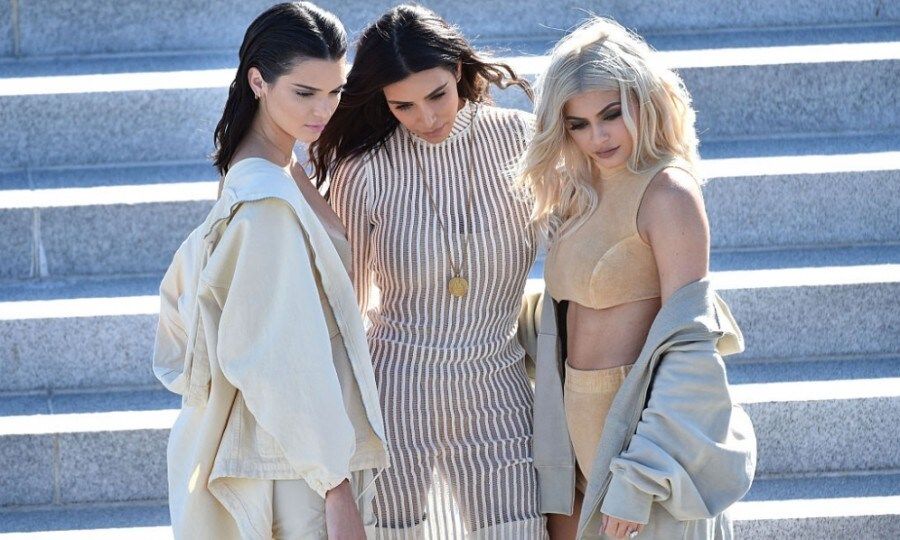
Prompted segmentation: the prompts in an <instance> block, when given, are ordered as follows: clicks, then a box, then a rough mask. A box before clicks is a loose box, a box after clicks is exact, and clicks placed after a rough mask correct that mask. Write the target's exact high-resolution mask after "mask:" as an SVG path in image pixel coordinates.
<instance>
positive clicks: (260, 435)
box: [153, 2, 387, 540]
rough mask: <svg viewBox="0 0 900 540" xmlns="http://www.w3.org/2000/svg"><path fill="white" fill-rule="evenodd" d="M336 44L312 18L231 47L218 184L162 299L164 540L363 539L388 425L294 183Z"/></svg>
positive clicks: (311, 200)
mask: <svg viewBox="0 0 900 540" xmlns="http://www.w3.org/2000/svg"><path fill="white" fill-rule="evenodd" d="M346 50H347V37H346V34H345V32H344V28H343V26H342V25H341V23H340V22H339V21H338V20H337V19H336V18H335V17H334V15H332V14H330V13H328V12H326V11H323V10H321V9H319V8H318V7H316V6H314V5H313V4H310V3H308V2H292V3H284V4H278V5H275V6H273V7H271V8H270V9H268V10H266V11H265V12H264V13H263V14H261V15H260V16H259V17H258V18H257V19H256V20H254V21H253V23H252V24H251V25H250V27H249V28H248V29H247V33H246V34H245V36H244V41H243V44H242V45H241V49H240V64H239V66H238V69H237V74H236V75H235V79H234V82H232V83H231V87H230V89H229V94H228V101H227V103H226V105H225V110H224V112H223V114H222V119H221V121H220V122H219V124H218V126H217V127H216V131H215V141H216V152H215V156H214V161H215V165H216V167H217V168H218V169H219V171H220V172H221V173H222V175H223V176H224V178H223V179H222V183H221V186H220V196H219V199H218V201H217V202H216V204H215V205H214V206H213V208H212V210H211V211H210V213H209V216H208V217H207V218H206V220H205V222H204V223H203V224H202V225H200V226H199V227H198V228H197V229H195V230H194V231H193V232H192V233H191V234H190V236H189V237H188V238H187V240H185V242H184V243H183V244H182V245H181V247H180V248H179V249H178V251H177V252H176V254H175V258H174V260H173V262H172V264H171V266H170V267H169V270H168V272H166V275H165V277H164V278H163V282H162V284H161V286H160V299H161V307H160V318H159V329H158V332H157V340H156V348H155V350H154V357H153V368H154V373H155V374H156V376H157V377H158V378H159V379H160V381H162V383H163V384H164V385H165V386H166V387H167V388H168V389H169V390H171V391H173V392H175V393H178V394H180V395H181V396H182V408H181V413H180V414H179V416H178V420H177V421H176V422H175V425H174V426H173V428H172V431H171V434H170V437H169V447H168V469H169V470H168V475H169V507H170V511H171V516H172V529H173V532H174V535H175V537H176V538H216V539H229V538H235V539H236V538H243V539H248V538H257V539H261V540H262V539H265V540H269V539H271V538H279V539H281V538H285V539H287V538H290V539H311V538H320V539H324V538H352V539H357V540H358V539H361V538H365V537H366V528H367V526H371V525H372V524H373V522H374V518H373V516H372V510H371V499H372V496H373V494H374V490H368V491H367V487H368V486H370V485H371V484H372V478H373V472H372V471H373V469H383V468H384V467H385V466H386V465H387V453H386V447H385V436H384V425H383V421H382V418H381V412H380V410H379V406H378V394H377V391H376V390H375V381H374V373H373V370H372V365H371V360H370V358H369V354H368V349H367V346H366V338H365V330H364V329H363V323H362V319H361V317H360V316H359V314H358V313H357V309H356V308H357V305H356V297H355V296H354V294H353V286H352V284H351V282H350V278H349V275H348V270H349V264H350V257H351V254H350V245H349V243H348V242H347V238H346V236H345V234H344V230H343V226H342V225H341V223H340V220H339V219H338V217H337V216H336V215H335V214H334V213H333V212H332V211H331V209H330V207H329V206H328V203H327V202H326V201H325V199H324V198H323V197H322V196H321V195H319V193H318V192H317V190H316V188H315V186H313V184H312V183H311V182H310V181H309V178H306V177H302V178H301V179H300V181H298V182H295V180H294V178H292V174H293V175H294V176H298V175H302V171H303V169H302V168H301V167H299V166H298V165H297V164H296V162H295V159H294V156H293V147H294V144H295V143H296V141H298V140H300V141H303V142H307V143H309V142H312V141H313V140H315V139H316V137H318V136H319V134H320V133H321V131H322V129H323V128H324V126H325V124H326V123H327V122H328V120H329V119H330V117H331V115H332V113H333V112H334V110H335V108H336V107H337V104H338V101H339V100H340V93H341V89H342V87H343V85H344V83H345V74H346V61H345V54H346Z"/></svg>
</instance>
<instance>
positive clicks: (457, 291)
mask: <svg viewBox="0 0 900 540" xmlns="http://www.w3.org/2000/svg"><path fill="white" fill-rule="evenodd" d="M447 289H448V290H449V291H450V294H452V295H453V296H455V297H457V298H462V297H463V296H465V295H466V293H467V292H469V282H468V281H466V278H461V277H459V276H456V277H454V278H453V279H451V280H450V283H448V284H447Z"/></svg>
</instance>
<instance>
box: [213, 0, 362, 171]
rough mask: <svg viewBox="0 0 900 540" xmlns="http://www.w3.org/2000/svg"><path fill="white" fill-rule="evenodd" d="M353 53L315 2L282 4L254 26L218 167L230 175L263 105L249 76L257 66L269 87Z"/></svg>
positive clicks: (218, 135)
mask: <svg viewBox="0 0 900 540" xmlns="http://www.w3.org/2000/svg"><path fill="white" fill-rule="evenodd" d="M346 53H347V33H346V32H345V31H344V27H343V25H341V21H339V20H338V19H337V17H335V16H334V15H333V14H331V13H329V12H327V11H325V10H323V9H321V8H319V7H317V6H315V5H314V4H312V3H310V2H285V3H282V4H276V5H274V6H272V7H270V8H269V9H267V10H266V11H264V12H263V13H262V14H261V15H260V16H259V17H257V18H256V20H254V21H253V22H252V23H250V26H249V28H247V32H246V33H245V34H244V41H243V43H241V49H240V53H239V57H240V63H239V64H238V68H237V73H235V76H234V81H232V83H231V86H230V87H229V89H228V100H227V101H226V102H225V110H224V111H223V112H222V118H221V119H220V120H219V123H218V125H217V126H216V130H215V133H214V135H213V137H214V139H215V145H216V149H215V152H214V153H213V163H214V164H215V166H216V169H218V170H219V173H220V174H222V175H225V174H226V173H227V172H228V164H229V163H230V162H231V159H232V157H233V156H234V152H235V150H237V147H238V145H239V144H240V143H241V141H242V140H243V138H244V137H245V136H246V135H247V132H248V131H249V130H250V126H251V125H252V124H253V119H254V117H255V116H256V111H257V109H258V107H259V102H258V101H257V100H256V97H255V96H254V94H253V90H252V89H251V88H250V83H249V81H248V80H247V72H248V71H249V70H250V68H252V67H255V68H256V69H258V70H259V72H260V74H261V75H262V78H263V80H264V81H266V82H267V83H269V84H272V83H274V82H275V80H276V79H278V77H280V76H282V75H284V74H285V73H286V72H288V71H290V70H291V69H292V68H293V67H294V66H295V65H296V64H297V63H298V61H302V60H305V59H309V58H315V59H318V60H338V59H340V58H343V56H344V55H345V54H346Z"/></svg>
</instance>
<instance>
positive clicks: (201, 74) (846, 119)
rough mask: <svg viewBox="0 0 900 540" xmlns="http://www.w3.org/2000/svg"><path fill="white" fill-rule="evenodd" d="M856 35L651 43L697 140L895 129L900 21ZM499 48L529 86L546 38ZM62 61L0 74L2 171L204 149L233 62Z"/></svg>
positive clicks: (16, 66)
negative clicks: (694, 113) (689, 105)
mask: <svg viewBox="0 0 900 540" xmlns="http://www.w3.org/2000/svg"><path fill="white" fill-rule="evenodd" d="M886 28H887V31H886V30H885V29H886ZM854 32H855V33H856V34H862V36H863V37H859V38H858V39H856V40H855V41H854V42H852V43H840V44H837V43H831V44H821V43H820V42H819V41H818V40H819V39H822V37H821V36H820V35H819V34H815V33H814V34H813V35H808V31H805V30H804V31H796V32H794V33H791V32H786V33H785V36H781V38H780V39H779V40H776V43H791V44H789V45H779V44H776V45H772V44H770V43H769V42H768V41H766V36H765V34H762V35H760V36H757V37H756V38H755V41H747V40H746V39H745V40H735V39H734V38H731V37H728V36H725V37H723V35H722V34H721V33H715V34H703V35H699V34H692V35H690V36H680V37H674V36H668V37H667V39H663V40H661V41H660V42H661V43H662V44H663V45H667V46H670V47H673V48H672V49H666V50H665V56H666V61H667V62H668V63H669V64H670V65H672V66H674V67H676V68H678V69H679V70H680V71H681V73H682V74H683V76H684V78H685V81H686V83H687V84H688V87H689V88H690V89H691V91H692V92H693V97H694V103H695V106H696V108H697V110H698V129H699V130H700V133H701V134H702V136H703V139H704V140H707V141H713V140H716V139H719V140H721V139H734V138H740V137H747V136H754V137H772V136H776V135H792V136H793V135H804V134H811V133H863V132H864V133H881V132H891V131H896V130H897V129H898V128H900V124H898V119H897V117H896V115H890V114H883V113H882V112H881V111H884V110H891V109H892V107H893V106H894V104H895V103H896V101H897V89H896V85H894V81H895V80H896V79H897V78H898V77H900V61H898V59H900V25H894V26H890V27H884V26H878V27H866V28H861V29H855V30H854ZM869 34H871V35H874V36H876V37H878V38H879V39H876V40H873V39H871V36H869ZM867 36H869V37H867ZM867 39H868V40H867ZM794 43H796V44H794ZM508 45H509V47H508V48H507V49H506V51H505V52H504V53H503V55H502V56H501V59H503V60H507V61H509V62H510V63H511V64H513V65H514V66H515V67H517V68H518V69H519V70H520V71H521V72H522V73H523V75H525V76H527V77H528V78H530V79H533V78H534V76H535V75H536V74H537V73H538V72H539V71H540V70H541V69H542V68H543V66H544V65H545V64H546V62H547V57H546V56H542V55H543V52H544V51H545V50H546V48H547V46H548V45H549V44H548V43H547V42H546V41H545V40H537V41H535V40H532V41H527V42H513V43H511V44H508ZM686 46H690V47H692V48H688V49H683V47H686ZM532 53H539V54H537V55H534V54H532ZM71 63H74V64H81V65H76V66H75V67H71V66H70V67H59V66H60V62H47V61H17V62H12V63H11V65H10V67H9V69H8V70H4V73H5V72H6V71H9V72H10V75H7V76H4V77H2V78H0V110H2V111H4V114H2V115H0V170H3V169H6V170H10V169H22V168H26V167H27V168H40V167H50V166H69V165H71V164H85V165H86V164H106V163H134V162H156V161H185V160H187V161H193V160H200V159H203V158H204V157H205V156H206V155H208V154H209V153H210V151H211V150H212V140H213V139H212V131H213V128H214V127H215V123H216V122H217V121H218V118H219V115H220V113H221V110H222V106H223V105H224V101H225V97H226V87H227V85H228V83H229V82H230V80H231V78H232V77H233V69H234V59H232V60H230V61H229V60H227V59H226V57H225V56H223V55H222V54H220V53H213V54H201V55H192V56H189V57H185V56H182V55H177V56H171V55H170V56H158V55H153V56H149V57H139V58H130V59H122V58H114V59H111V60H93V59H78V60H75V61H74V62H70V63H69V64H71ZM853 95H866V96H867V100H866V103H865V104H863V103H861V102H859V101H858V100H856V101H852V100H851V101H848V100H847V98H846V96H853ZM496 97H497V101H498V104H500V105H503V106H507V107H517V108H522V109H527V110H530V109H531V104H530V103H529V102H528V100H527V98H526V97H525V96H524V94H523V93H522V92H521V91H520V90H518V89H516V88H514V89H510V90H507V91H497V92H496ZM864 105H865V106H864ZM51 148H52V149H53V151H48V150H47V149H51Z"/></svg>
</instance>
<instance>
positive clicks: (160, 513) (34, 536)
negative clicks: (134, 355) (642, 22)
mask: <svg viewBox="0 0 900 540" xmlns="http://www.w3.org/2000/svg"><path fill="white" fill-rule="evenodd" d="M898 508H900V475H898V474H897V473H884V474H863V475H852V474H846V475H839V476H827V477H812V478H806V477H801V478H786V479H760V480H757V481H756V482H755V483H754V485H753V488H751V490H750V493H748V494H747V497H745V499H744V501H743V502H739V503H737V504H736V505H735V506H734V508H733V509H732V511H731V512H732V516H733V517H734V518H735V532H736V534H737V537H738V538H745V539H747V540H768V539H770V538H785V537H790V538H797V539H799V540H819V539H821V538H836V537H837V538H840V537H849V538H853V537H857V536H860V535H861V534H860V531H865V538H871V539H873V540H893V539H894V538H896V531H897V530H898V528H900V510H898ZM168 525H169V513H168V507H167V506H166V504H165V503H164V502H163V503H152V502H146V503H132V504H105V505H104V504H94V505H70V506H67V507H64V508H62V509H55V508H43V509H31V508H27V509H22V510H18V511H15V512H9V511H7V512H0V540H8V539H9V540H11V539H13V538H15V539H22V540H42V539H54V540H71V539H85V538H90V539H92V540H93V539H97V540H107V539H119V538H125V537H127V538H134V539H137V540H151V539H152V540H162V539H171V538H172V533H171V530H170V529H169V527H168Z"/></svg>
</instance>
